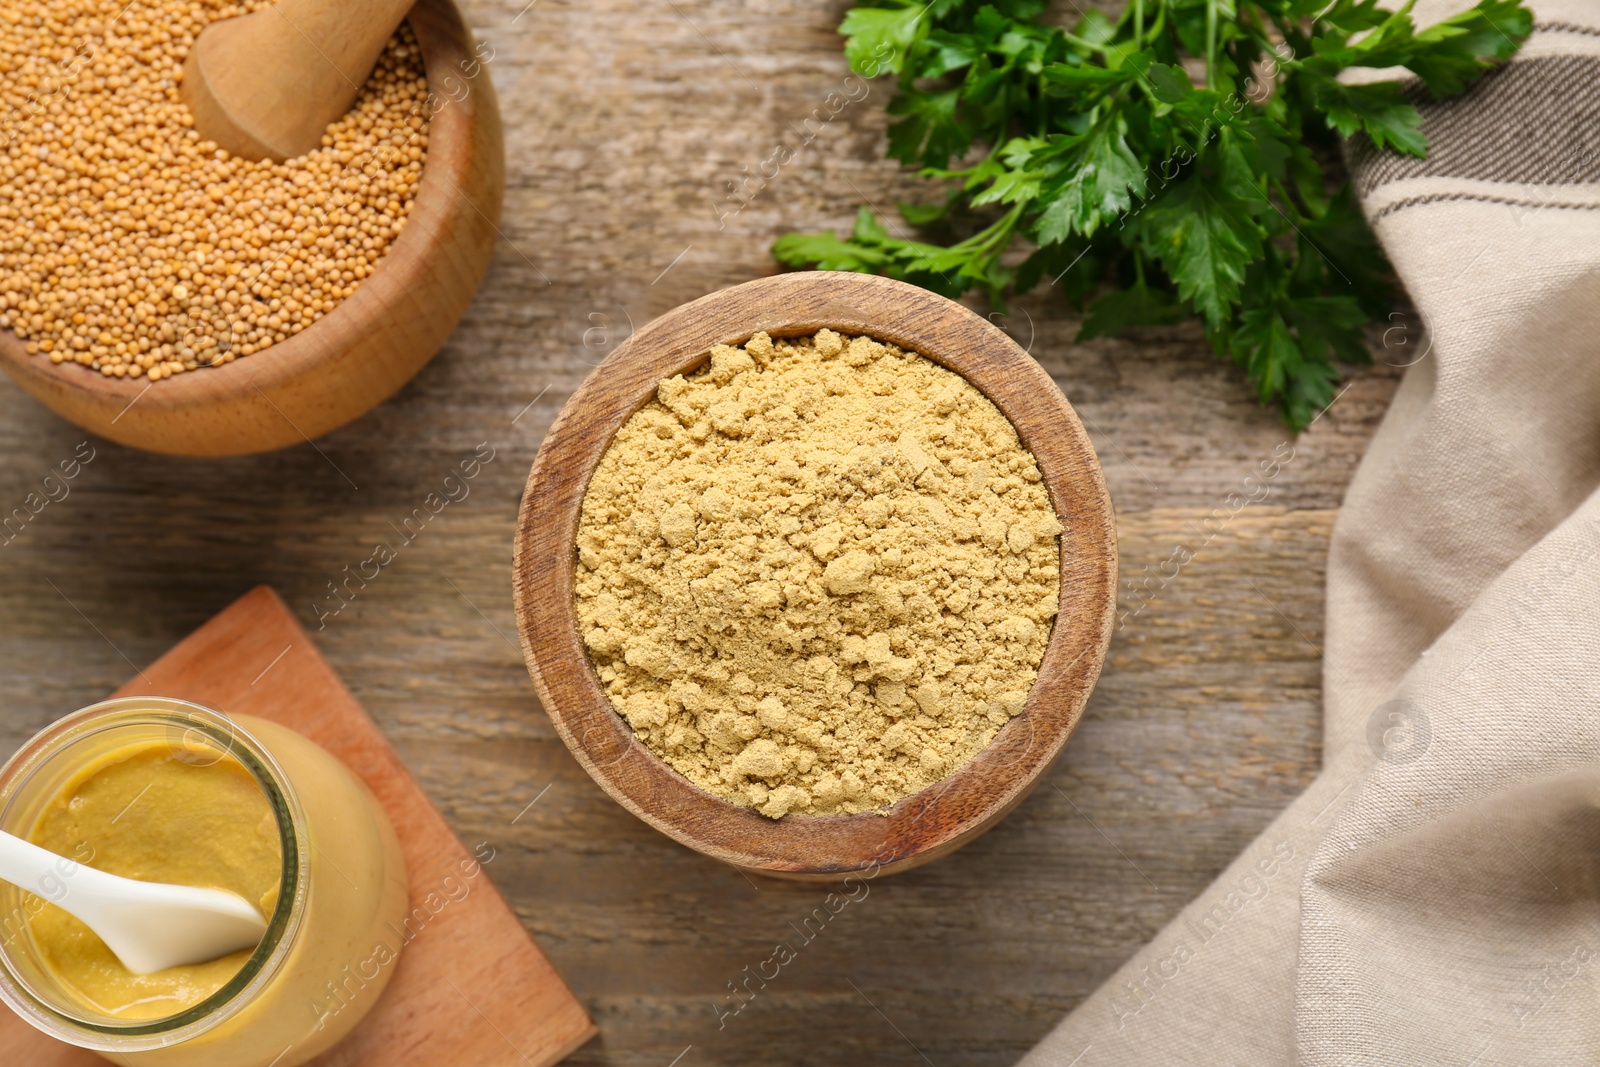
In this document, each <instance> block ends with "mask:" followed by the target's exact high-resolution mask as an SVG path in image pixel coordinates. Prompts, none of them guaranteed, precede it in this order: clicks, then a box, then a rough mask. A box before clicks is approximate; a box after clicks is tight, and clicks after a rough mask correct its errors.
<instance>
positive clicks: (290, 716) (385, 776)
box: [0, 586, 596, 1067]
mask: <svg viewBox="0 0 1600 1067" xmlns="http://www.w3.org/2000/svg"><path fill="white" fill-rule="evenodd" d="M116 695H117V696H139V695H146V696H168V697H178V698H181V699H185V700H192V701H194V702H196V703H198V704H204V705H206V706H208V707H211V708H215V709H217V710H218V711H223V712H228V713H238V714H246V715H257V716H260V717H261V718H263V719H271V720H273V721H275V722H279V723H282V724H283V725H285V726H288V727H290V728H292V729H294V730H297V731H299V732H300V733H301V734H304V735H305V736H306V737H309V738H310V739H311V740H313V741H315V742H317V744H319V745H321V746H322V747H323V748H325V749H327V750H328V751H329V752H331V753H333V754H334V755H335V756H337V757H339V758H340V759H342V760H343V761H344V762H345V763H346V764H347V765H348V766H349V767H350V768H351V769H352V770H353V771H355V772H356V774H358V775H359V776H360V777H361V778H362V780H363V781H365V782H366V783H367V785H368V786H369V787H370V788H371V789H372V791H373V793H375V794H376V795H377V797H378V800H379V801H380V802H382V804H383V806H384V808H385V810H387V811H388V813H389V817H390V819H391V820H393V822H394V827H395V830H396V831H397V832H398V833H399V835H400V844H401V846H402V848H403V850H404V852H405V857H406V868H407V870H408V871H409V873H410V880H411V905H412V907H413V908H416V907H418V906H419V905H420V906H425V907H426V906H428V902H429V899H430V895H431V897H432V904H433V905H435V906H437V907H438V910H437V914H434V915H433V917H432V918H430V920H429V921H428V922H427V924H426V925H424V926H423V927H422V929H421V932H420V933H419V934H418V935H417V937H416V939H415V940H413V941H412V942H411V943H410V944H409V945H407V946H406V948H405V950H404V952H402V953H401V956H400V963H399V965H398V970H397V971H396V972H395V976H394V980H393V981H391V982H390V983H389V988H388V989H386V990H385V991H384V993H383V997H382V999H381V1000H379V1002H378V1004H377V1006H376V1007H375V1008H374V1009H373V1010H372V1014H370V1015H368V1016H367V1017H366V1019H364V1020H363V1021H362V1022H361V1025H359V1026H358V1027H356V1029H355V1030H354V1031H352V1032H351V1034H350V1036H349V1037H348V1038H346V1039H345V1040H344V1042H343V1043H342V1044H340V1045H338V1046H337V1047H335V1048H333V1049H331V1050H330V1051H328V1052H327V1053H325V1054H323V1055H322V1056H320V1057H318V1058H317V1059H316V1060H313V1061H312V1063H313V1064H314V1065H315V1067H411V1065H415V1067H438V1065H441V1064H472V1065H473V1067H501V1065H504V1067H512V1065H518V1067H529V1065H532V1067H549V1065H550V1064H554V1063H557V1062H558V1061H560V1060H562V1059H563V1058H565V1057H566V1056H567V1055H569V1054H570V1053H572V1052H573V1051H575V1050H576V1049H577V1048H578V1047H579V1046H580V1045H582V1044H583V1043H584V1042H586V1041H588V1040H589V1038H591V1037H593V1036H594V1035H595V1033H596V1030H595V1026H594V1023H592V1022H591V1021H590V1020H589V1016H588V1013H587V1012H585V1011H584V1008H583V1005H581V1004H579V1003H578V1001H577V999H576V998H575V997H574V996H573V995H572V991H571V990H569V989H568V988H567V986H566V983H565V982H563V981H562V980H561V976H560V975H558V974H557V973H556V972H555V969H554V968H553V967H551V966H550V963H549V961H548V960H546V959H545V958H544V954H543V953H542V952H540V951H539V947H538V946H537V945H535V944H534V943H533V939H532V938H531V937H529V936H528V932H527V930H525V929H524V928H523V926H522V923H521V921H520V920H518V918H517V917H516V914H515V913H513V912H512V910H511V909H510V907H509V906H507V904H506V902H505V900H504V899H503V898H502V897H501V896H500V894H499V892H498V891H497V890H496V889H495V888H494V886H493V885H492V884H491V883H490V882H489V876H490V875H491V874H492V872H493V869H494V864H493V861H492V860H491V861H489V862H488V863H487V864H486V865H485V868H484V870H483V872H482V873H481V874H480V875H479V876H478V878H477V879H476V880H475V881H473V882H472V883H470V884H471V887H472V888H471V889H470V891H469V892H468V893H467V894H466V895H465V896H463V897H460V899H459V900H451V899H448V898H446V897H445V896H444V894H443V892H442V890H441V882H442V881H443V880H444V879H445V878H446V877H447V876H449V875H451V874H452V873H455V874H457V875H459V872H460V870H461V868H460V867H459V864H460V862H461V861H463V860H465V859H468V858H469V856H470V855H471V853H469V851H468V849H467V848H466V847H465V846H464V845H463V844H462V843H461V841H460V840H458V839H457V838H456V836H455V834H454V833H452V832H451V830H450V828H449V826H447V825H446V824H445V821H444V819H443V817H441V816H440V814H439V812H438V811H437V810H436V809H435V808H434V806H433V804H432V802H431V801H429V800H428V798H427V796H426V795H425V794H424V793H423V792H422V789H421V787H419V786H418V785H417V783H416V781H415V779H413V778H412V777H411V774H410V773H409V772H408V771H407V770H406V768H405V766H404V765H403V764H402V763H401V762H400V758H399V757H398V756H396V755H395V752H394V749H392V748H390V747H389V743H388V742H387V741H386V740H384V737H383V734H382V733H381V732H379V730H378V727H377V725H376V724H374V723H373V721H372V720H371V719H370V718H369V717H368V716H367V713H366V712H365V711H364V710H363V709H362V707H361V705H360V704H358V703H356V700H355V697H353V696H351V695H350V691H349V690H348V689H346V688H345V687H344V683H343V682H341V681H340V680H339V677H338V676H337V675H336V674H334V673H333V670H332V668H330V667H329V666H328V664H327V661H326V660H324V659H323V658H322V656H321V655H320V654H319V653H318V652H317V650H316V648H315V646H313V645H312V643H311V638H310V637H309V636H308V635H307V634H306V632H305V631H304V630H303V629H301V627H300V624H299V623H298V622H297V621H296V620H295V618H294V616H293V615H292V614H291V613H290V611H289V609H288V608H287V607H286V606H285V605H284V603H283V601H282V600H280V599H279V598H278V596H277V594H276V593H274V592H273V591H272V590H271V589H268V588H266V587H265V586H262V587H260V588H257V589H255V590H252V591H251V592H249V593H247V594H246V595H245V596H243V597H242V598H240V599H239V600H238V601H236V602H235V603H234V604H233V605H232V606H231V607H229V608H228V609H227V610H226V611H224V612H223V613H222V614H220V615H218V616H217V617H216V618H214V619H212V620H211V621H210V622H208V623H206V624H205V625H204V626H202V627H201V628H200V629H199V630H196V631H195V632H194V633H193V634H191V635H189V637H187V638H186V639H184V640H183V641H182V642H181V643H180V644H179V645H178V646H177V647H176V648H174V649H172V651H170V652H168V653H167V654H166V655H165V656H162V657H161V658H160V659H159V660H157V661H156V662H155V664H154V665H152V666H151V667H149V668H147V669H146V670H145V671H144V672H143V673H142V674H141V675H140V677H138V678H137V679H135V680H134V681H131V682H129V683H128V684H127V685H125V686H123V687H122V688H121V689H119V690H118V691H117V693H116ZM458 884H459V882H458V881H457V882H452V883H451V885H452V886H454V885H458ZM441 902H442V903H441ZM429 910H430V911H432V910H433V909H432V908H431V907H430V909H429ZM105 1062H106V1061H105V1060H102V1059H101V1058H100V1057H99V1056H97V1055H95V1054H94V1053H91V1052H87V1051H84V1050H83V1049H79V1048H74V1047H72V1046H69V1045H63V1044H60V1043H58V1042H56V1041H54V1040H52V1039H50V1038H48V1037H45V1036H44V1035H43V1034H41V1033H39V1032H38V1031H37V1030H35V1029H33V1027H31V1026H29V1025H28V1024H27V1023H25V1022H23V1021H22V1020H21V1019H19V1018H17V1017H16V1016H15V1015H13V1014H11V1013H10V1012H8V1011H5V1010H3V1009H0V1063H5V1064H26V1065H27V1067H95V1065H97V1064H99V1065H103V1064H104V1063H105ZM219 1067H224V1065H219Z"/></svg>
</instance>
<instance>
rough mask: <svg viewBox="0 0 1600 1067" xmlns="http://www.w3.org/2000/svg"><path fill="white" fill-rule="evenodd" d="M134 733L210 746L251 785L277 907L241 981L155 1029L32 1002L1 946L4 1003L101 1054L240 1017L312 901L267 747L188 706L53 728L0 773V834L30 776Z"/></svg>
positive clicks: (307, 869)
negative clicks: (276, 877) (269, 836)
mask: <svg viewBox="0 0 1600 1067" xmlns="http://www.w3.org/2000/svg"><path fill="white" fill-rule="evenodd" d="M139 726H160V727H165V728H168V729H171V728H178V729H181V730H182V733H181V735H179V741H178V743H183V742H187V741H188V740H190V739H191V738H192V739H194V740H197V741H205V742H209V743H210V744H211V745H212V746H214V747H216V748H219V749H220V750H221V752H222V753H223V757H219V758H224V757H231V758H233V759H235V760H237V761H238V762H239V763H240V764H241V765H242V766H243V767H244V768H245V770H246V771H248V772H249V773H250V775H251V777H252V778H254V779H255V781H256V784H257V785H258V786H259V787H260V788H261V791H262V793H263V794H265V796H266V797H267V801H268V803H269V804H270V805H271V807H272V812H273V816H274V818H275V819H276V821H277V824H278V837H279V842H280V845H281V848H282V857H283V865H282V870H281V873H280V883H279V891H278V902H277V905H276V907H275V908H274V909H273V913H272V915H271V916H269V917H268V919H267V932H266V934H265V936H263V937H262V939H261V942H260V943H259V944H258V945H257V946H256V948H255V950H254V951H253V952H252V953H251V954H250V958H249V959H248V960H246V961H245V963H244V965H243V966H242V967H240V968H239V971H238V973H237V974H235V975H234V976H233V977H232V978H230V979H229V980H228V981H227V982H226V983H224V984H223V986H222V988H221V989H219V990H217V991H216V992H215V993H213V994H212V995H211V996H209V997H207V998H206V999H205V1000H202V1001H201V1002H200V1003H198V1004H196V1005H194V1006H192V1007H189V1008H185V1009H184V1010H183V1011H181V1012H178V1013H176V1014H173V1015H169V1016H164V1017H162V1018H159V1019H142V1020H138V1021H136V1022H129V1023H127V1024H112V1023H107V1022H104V1021H101V1020H98V1019H91V1018H86V1017H84V1016H82V1015H78V1014H74V1013H73V1012H72V1011H70V1010H68V1008H67V1006H66V1005H64V1004H59V1003H55V1002H53V1001H52V1000H50V999H48V998H46V997H44V996H42V995H40V994H39V993H38V992H36V991H35V990H34V989H33V988H32V986H31V985H30V983H29V982H28V981H27V980H26V979H25V978H24V977H23V976H22V974H21V973H20V972H19V969H18V968H17V967H16V965H15V963H14V962H13V956H14V955H16V954H18V953H17V950H16V949H14V948H13V946H12V944H11V943H10V942H9V941H0V1000H3V1001H5V1003H6V1004H7V1005H9V1006H10V1007H11V1008H12V1010H14V1011H15V1012H17V1014H18V1015H20V1016H21V1017H22V1018H23V1019H24V1020H26V1021H27V1022H28V1023H30V1024H32V1025H33V1026H34V1027H36V1028H37V1029H39V1030H42V1031H44V1032H45V1033H47V1034H49V1035H50V1036H52V1037H55V1038H57V1039H59V1040H62V1041H66V1042H68V1043H70V1044H73V1045H77V1046H79V1047H80V1048H88V1049H93V1050H96V1051H102V1052H142V1051H147V1050H149V1049H154V1048H164V1047H167V1046H170V1045H174V1044H177V1043H179V1042H183V1041H188V1040H192V1039H193V1038H196V1037H199V1036H200V1035H201V1034H204V1033H207V1032H208V1031H211V1030H213V1029H215V1028H216V1027H218V1026H221V1025H222V1024H223V1023H225V1022H227V1021H228V1020H229V1019H231V1018H233V1017H234V1016H235V1015H237V1014H238V1013H239V1012H240V1011H242V1010H243V1009H244V1008H245V1007H246V1006H247V1005H249V1004H250V1003H251V1002H252V1001H253V1000H254V998H255V996H256V994H258V993H259V992H260V991H261V990H262V989H263V988H265V987H266V986H267V984H268V983H270V982H271V981H272V979H273V978H274V976H276V975H277V973H278V972H279V971H280V970H281V969H282V967H283V965H284V963H285V961H286V960H287V959H288V957H289V955H290V953H291V951H292V950H293V947H294V944H295V942H296V940H297V938H298V934H299V931H300V928H301V925H302V923H303V920H304V916H305V910H306V901H307V899H308V897H309V892H310V878H311V856H310V847H309V843H310V837H309V833H308V828H307V823H306V816H305V810H304V808H303V807H302V805H301V803H300V798H299V795H298V794H297V793H296V792H295V789H294V786H293V784H292V783H291V782H290V781H289V778H288V776H287V775H286V774H285V773H284V771H283V769H282V768H281V767H280V766H279V765H278V762H277V760H276V759H275V758H274V757H273V756H272V754H271V752H270V751H269V750H268V749H267V747H266V746H265V745H264V744H262V742H261V741H260V740H259V739H258V738H256V737H255V736H254V735H253V734H251V733H250V732H249V730H247V729H246V728H245V727H243V726H241V725H240V724H239V723H238V722H236V721H235V720H234V719H233V718H231V717H230V716H228V715H226V714H224V713H222V712H219V711H216V710H214V709H212V708H208V707H205V706H204V705H201V704H197V703H195V702H193V701H189V700H181V699H176V698H171V697H119V698H114V699H111V700H103V701H100V702H99V703H96V704H91V705H89V706H88V707H86V708H83V709H81V710H79V711H76V712H73V713H72V714H70V715H67V716H65V717H63V718H61V719H58V720H56V721H55V722H54V723H51V724H50V725H49V726H47V727H45V728H44V729H43V730H41V731H40V732H39V733H37V734H35V735H34V736H33V737H32V738H31V739H29V740H28V742H27V743H26V744H24V745H23V746H22V747H21V748H20V749H18V750H17V752H16V753H15V754H14V755H13V756H12V757H11V758H10V759H9V760H7V761H6V763H5V765H4V766H0V825H3V823H4V821H5V818H6V816H7V815H8V814H9V813H10V811H11V808H12V805H13V804H14V803H15V802H16V800H17V798H18V793H19V792H20V791H21V789H22V788H23V787H24V786H26V785H27V783H28V782H29V780H31V778H32V777H33V775H34V774H36V773H37V772H39V771H41V770H42V769H43V768H44V767H45V766H46V765H49V764H51V763H52V762H53V761H54V760H55V759H57V758H59V757H60V756H61V755H62V754H63V753H64V752H65V751H67V750H68V749H70V748H71V747H72V746H75V745H77V744H80V743H83V742H85V741H88V740H89V739H91V738H93V737H96V736H98V735H100V734H102V733H105V732H106V731H109V730H114V729H119V728H125V727H139ZM21 891H22V892H24V893H26V892H27V890H25V889H24V890H21ZM12 940H15V941H19V942H20V941H22V940H24V939H21V938H17V939H12ZM22 951H26V949H23V950H22Z"/></svg>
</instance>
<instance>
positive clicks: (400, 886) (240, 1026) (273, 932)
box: [0, 697, 407, 1067]
mask: <svg viewBox="0 0 1600 1067" xmlns="http://www.w3.org/2000/svg"><path fill="white" fill-rule="evenodd" d="M151 742H157V743H165V744H168V745H170V746H172V747H173V750H174V751H175V752H181V753H183V756H182V758H184V759H186V760H189V761H190V762H193V761H194V760H196V759H200V760H205V759H213V758H214V759H216V760H220V759H223V758H226V757H231V758H233V759H235V760H237V761H238V762H239V763H240V764H241V765H243V767H244V768H245V769H246V770H247V771H248V772H249V773H250V774H251V775H252V776H253V777H254V778H255V780H256V782H257V784H258V785H259V786H260V787H261V791H262V792H263V793H264V794H265V795H266V797H267V800H268V801H269V803H270V804H271V807H272V811H273V814H274V815H275V816H276V819H277V824H278V835H279V840H280V843H281V846H282V852H283V872H282V882H281V884H280V888H279V894H278V902H277V907H276V908H275V909H274V911H273V914H272V915H270V916H266V918H267V922H268V927H267V934H266V937H264V938H263V939H262V941H261V943H260V944H259V945H258V946H257V947H256V949H255V951H254V952H253V953H252V954H251V955H250V958H249V960H248V961H247V962H246V963H245V964H244V966H243V967H242V968H241V969H240V971H239V972H238V973H237V974H236V975H234V977H233V978H232V979H231V980H230V981H228V982H227V983H226V984H225V985H224V986H223V987H222V988H221V989H219V990H218V991H217V992H216V993H215V994H213V995H212V996H211V997H209V998H207V999H206V1000H204V1001H202V1002H201V1003H199V1004H196V1005H195V1006H194V1007H192V1008H189V1009H188V1010H186V1011H183V1012H180V1013H178V1014H176V1015H172V1016H169V1017H166V1018H160V1019H146V1020H138V1021H131V1020H127V1019H121V1018H118V1017H116V1016H113V1015H108V1014H102V1013H99V1012H97V1011H96V1010H94V1009H92V1008H89V1007H87V1006H86V1005H85V1004H84V1002H83V1001H82V1000H81V999H80V998H78V997H75V996H73V995H72V993H71V991H70V990H68V989H66V988H64V987H63V986H62V985H61V983H60V982H59V981H58V980H57V979H56V978H55V976H54V975H53V974H52V973H51V971H50V970H49V968H48V967H47V966H45V965H44V963H43V962H42V959H41V957H40V954H39V950H38V948H37V947H36V946H35V945H34V943H33V940H32V934H31V930H30V926H29V923H28V917H29V916H30V915H32V914H34V913H36V912H38V911H39V910H40V909H41V908H42V907H43V903H42V899H41V898H40V897H39V896H36V895H34V894H31V893H27V892H24V891H23V890H21V889H18V888H16V887H15V886H11V885H9V884H6V883H0V999H3V1000H5V1002H6V1003H7V1004H8V1005H10V1007H11V1008H12V1009H14V1010H15V1011H16V1012H17V1013H18V1014H19V1015H21V1016H22V1017H23V1018H24V1019H26V1020H27V1021H28V1022H29V1023H31V1024H32V1025H34V1026H35V1027H37V1028H38V1029H40V1030H42V1031H44V1032H45V1033H46V1034H49V1035H50V1036H51V1037H54V1038H57V1039H59V1040H61V1041H65V1042H68V1043H69V1044H73V1045H77V1046H80V1047H82V1048H86V1049H93V1050H94V1051H96V1052H99V1053H101V1054H102V1055H104V1056H105V1057H106V1058H108V1059H111V1060H114V1061H116V1062H117V1063H122V1064H128V1065H131V1067H146V1065H148V1067H217V1065H218V1064H227V1065H228V1067H296V1065H298V1064H301V1063H304V1062H305V1061H307V1060H309V1059H311V1058H312V1057H314V1056H316V1055H317V1054H319V1053H321V1052H323V1051H325V1050H326V1049H328V1048H329V1047H331V1046H332V1045H333V1044H335V1043H336V1042H337V1041H339V1039H340V1038H342V1037H344V1036H345V1034H347V1033H349V1031H350V1030H351V1028H352V1027H354V1026H355V1025H356V1023H357V1022H359V1021H360V1020H361V1018H362V1017H363V1016H364V1015H366V1013H367V1012H368V1011H369V1010H370V1009H371V1008H372V1006H373V1004H374V1003H375V1002H376V1001H377V999H378V996H379V994H380V993H382V991H383V989H384V987H385V986H386V985H387V984H388V982H389V979H390V978H391V977H392V976H393V974H394V968H395V962H396V959H397V958H398V956H399V953H400V948H401V944H402V941H403V936H404V935H403V929H402V927H401V925H400V924H401V920H402V917H403V916H404V914H405V912H406V907H407V891H406V875H405V866H404V862H403V860H402V858H401V854H400V842H399V840H398V839H397V838H396V837H395V833H394V828H393V827H392V826H391V825H390V822H389V819H388V817H387V816H386V815H385V814H384V812H383V809H382V808H381V807H380V806H379V805H378V801H377V799H376V798H375V797H373V795H372V793H371V792H370V791H369V790H368V789H367V787H366V786H365V785H364V784H363V783H362V782H361V781H360V780H359V779H357V778H356V776H355V775H354V774H352V773H351V772H350V770H349V769H348V768H346V767H345V765H344V764H342V763H340V762H339V761H338V760H337V759H335V758H334V757H333V756H331V755H329V754H328V753H327V752H325V751H323V750H322V749H321V748H319V747H318V746H317V745H315V744H313V743H312V742H311V741H308V740H307V739H305V738H304V737H301V736H300V735H299V734H297V733H295V732H294V731H292V730H290V729H288V728H286V727H283V726H279V725H277V724H276V723H271V722H267V721H265V720H262V719H257V718H254V717H250V716H244V715H238V716H232V717H230V716H226V715H222V714H220V713H218V712H215V711H212V710H210V709H208V708H203V707H201V706H199V705H197V704H191V703H188V702H187V701H182V700H169V699H164V698H155V697H129V698H125V699H120V700H108V701H105V702H104V703H100V704H95V705H93V706H92V707H88V708H85V709H84V710H82V711H79V712H77V713H75V714H73V715H69V716H68V717H66V718H65V719H62V720H60V721H59V722H57V723H55V724H54V725H52V726H50V727H48V728H46V729H45V730H44V731H43V732H41V733H40V734H39V735H38V736H36V737H34V738H33V740H31V741H29V742H28V743H27V744H26V745H24V746H23V747H22V749H21V751H19V752H18V753H17V754H16V755H15V756H13V757H12V758H11V760H10V761H9V762H8V763H7V764H6V765H5V767H4V768H0V830H4V831H6V832H8V833H11V834H15V835H16V836H19V837H27V836H28V835H29V833H30V832H31V831H32V829H33V827H34V826H35V825H36V824H37V823H38V820H39V818H40V815H41V813H42V812H43V811H44V810H45V808H46V806H47V805H49V804H50V803H51V802H52V801H53V800H54V799H55V798H56V797H58V796H59V795H61V793H62V792H63V791H64V789H65V788H66V787H67V784H68V783H69V782H70V781H71V780H72V778H73V776H74V775H75V774H76V773H79V772H81V771H82V770H83V768H85V767H87V766H91V765H93V764H94V763H96V762H97V761H98V760H100V759H104V758H105V757H106V755H107V754H108V753H111V752H114V751H117V750H119V749H124V748H127V747H128V746H129V745H142V744H149V743H151ZM64 874H65V880H64V881H65V882H66V883H69V882H70V871H67V872H64ZM39 888H40V889H41V890H42V891H44V892H46V893H48V892H50V889H49V888H47V887H43V886H41V887H39Z"/></svg>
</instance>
